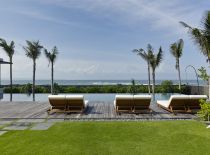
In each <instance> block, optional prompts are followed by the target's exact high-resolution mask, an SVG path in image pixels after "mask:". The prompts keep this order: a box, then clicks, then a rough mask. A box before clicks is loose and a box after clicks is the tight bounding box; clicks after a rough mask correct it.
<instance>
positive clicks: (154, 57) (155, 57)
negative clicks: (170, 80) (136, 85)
mask: <svg viewBox="0 0 210 155" xmlns="http://www.w3.org/2000/svg"><path fill="white" fill-rule="evenodd" d="M162 60H163V51H162V48H161V47H160V48H159V52H158V54H154V53H152V54H151V59H150V65H151V68H152V81H153V85H152V94H153V100H155V70H156V68H157V67H158V66H159V65H160V63H161V62H162Z"/></svg>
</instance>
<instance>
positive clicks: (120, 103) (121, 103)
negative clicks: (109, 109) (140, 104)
mask: <svg viewBox="0 0 210 155" xmlns="http://www.w3.org/2000/svg"><path fill="white" fill-rule="evenodd" d="M114 106H115V110H116V113H117V114H120V113H122V112H129V113H130V112H132V110H133V95H116V96H115V100H114Z"/></svg>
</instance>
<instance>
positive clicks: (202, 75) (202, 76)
mask: <svg viewBox="0 0 210 155" xmlns="http://www.w3.org/2000/svg"><path fill="white" fill-rule="evenodd" d="M198 72H199V73H198V77H199V78H200V79H202V80H203V81H205V82H208V80H209V75H208V74H207V71H206V68H205V67H202V66H201V68H199V69H198Z"/></svg>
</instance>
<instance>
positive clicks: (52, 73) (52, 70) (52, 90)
mask: <svg viewBox="0 0 210 155" xmlns="http://www.w3.org/2000/svg"><path fill="white" fill-rule="evenodd" d="M51 65H52V66H51V79H52V81H51V94H54V77H53V76H54V68H53V63H51Z"/></svg>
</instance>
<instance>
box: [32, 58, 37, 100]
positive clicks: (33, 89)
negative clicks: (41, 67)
mask: <svg viewBox="0 0 210 155" xmlns="http://www.w3.org/2000/svg"><path fill="white" fill-rule="evenodd" d="M35 73H36V61H35V60H33V85H32V95H33V101H35Z"/></svg>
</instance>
